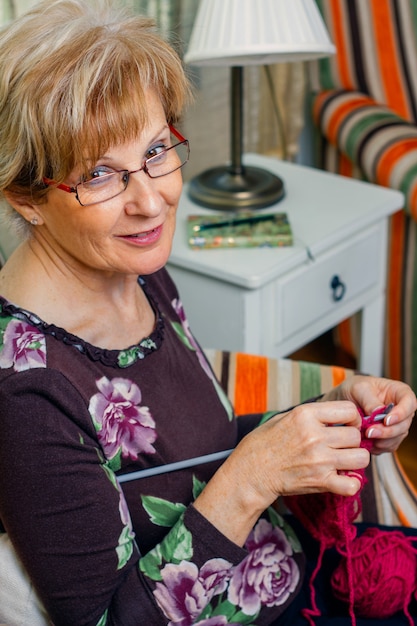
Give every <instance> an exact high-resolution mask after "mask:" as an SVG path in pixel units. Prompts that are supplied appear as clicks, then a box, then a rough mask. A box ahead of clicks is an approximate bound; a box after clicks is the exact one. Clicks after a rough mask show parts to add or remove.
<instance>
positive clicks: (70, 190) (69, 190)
mask: <svg viewBox="0 0 417 626" xmlns="http://www.w3.org/2000/svg"><path fill="white" fill-rule="evenodd" d="M169 130H170V131H171V133H172V134H173V135H174V137H176V138H177V139H178V140H179V142H180V143H181V142H182V141H187V140H186V138H185V137H183V136H182V135H181V133H180V131H179V130H177V129H176V128H175V127H174V126H172V124H169ZM42 180H43V182H44V183H45V185H48V186H50V185H51V186H52V185H54V186H55V187H56V189H62V191H66V192H67V193H77V188H76V187H70V186H69V185H65V183H59V184H57V183H56V181H54V180H53V179H52V178H46V176H44V177H43V178H42Z"/></svg>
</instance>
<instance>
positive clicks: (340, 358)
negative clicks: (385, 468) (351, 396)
mask: <svg viewBox="0 0 417 626" xmlns="http://www.w3.org/2000/svg"><path fill="white" fill-rule="evenodd" d="M291 358H293V359H296V360H301V361H313V362H316V363H322V364H323V365H341V366H342V367H349V368H351V369H355V368H356V360H355V359H354V358H353V357H352V356H351V355H349V354H346V353H345V352H344V351H343V350H341V349H340V348H338V347H336V346H335V345H334V343H333V338H332V334H331V332H329V333H326V334H324V335H322V336H321V337H319V338H318V339H316V340H315V341H313V342H311V343H310V344H308V345H307V346H305V347H303V348H301V350H297V352H294V353H293V354H292V355H291ZM398 458H399V460H400V462H401V465H402V466H403V468H404V471H405V473H406V475H407V477H408V478H409V480H410V482H411V483H412V484H413V486H414V487H415V488H416V489H417V416H416V419H415V420H414V422H413V425H412V427H411V431H410V434H409V435H408V437H407V438H406V439H405V440H404V442H403V443H402V444H401V446H400V448H399V450H398Z"/></svg>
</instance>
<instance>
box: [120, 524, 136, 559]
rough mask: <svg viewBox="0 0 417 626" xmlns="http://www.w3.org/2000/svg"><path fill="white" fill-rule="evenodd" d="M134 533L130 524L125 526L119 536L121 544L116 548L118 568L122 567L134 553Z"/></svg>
mask: <svg viewBox="0 0 417 626" xmlns="http://www.w3.org/2000/svg"><path fill="white" fill-rule="evenodd" d="M133 538H134V535H133V533H132V531H131V530H130V528H129V526H125V527H124V528H123V530H122V532H121V534H120V537H119V545H118V546H117V548H116V552H117V557H118V565H117V569H122V567H124V566H125V565H126V563H127V562H128V560H129V559H130V557H131V556H132V554H133Z"/></svg>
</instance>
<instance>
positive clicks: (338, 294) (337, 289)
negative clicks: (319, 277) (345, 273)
mask: <svg viewBox="0 0 417 626" xmlns="http://www.w3.org/2000/svg"><path fill="white" fill-rule="evenodd" d="M330 287H331V288H332V291H333V300H334V301H335V302H339V300H341V299H342V298H343V296H344V295H345V292H346V285H345V283H343V282H342V281H341V280H340V278H339V276H337V274H336V275H335V276H333V278H332V280H331V281H330Z"/></svg>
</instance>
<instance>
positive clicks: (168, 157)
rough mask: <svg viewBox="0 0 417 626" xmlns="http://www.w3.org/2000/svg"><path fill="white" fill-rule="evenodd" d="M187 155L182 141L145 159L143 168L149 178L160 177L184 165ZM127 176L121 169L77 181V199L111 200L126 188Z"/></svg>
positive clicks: (90, 201) (86, 203) (85, 203)
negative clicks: (83, 180) (80, 181)
mask: <svg viewBox="0 0 417 626" xmlns="http://www.w3.org/2000/svg"><path fill="white" fill-rule="evenodd" d="M188 157H189V145H188V141H183V142H181V143H177V144H175V145H174V146H172V147H170V148H167V149H166V150H163V151H161V152H160V153H159V154H156V155H155V156H153V157H151V158H149V159H147V160H146V162H145V164H144V167H143V169H144V170H145V171H146V173H147V174H148V176H150V178H160V177H161V176H166V175H167V174H171V173H172V172H175V170H178V169H179V168H180V167H182V166H183V165H185V163H186V162H187V161H188ZM141 169H142V168H141ZM129 176H130V174H129V172H128V171H127V170H122V171H121V172H112V173H109V174H105V175H103V176H99V177H97V178H92V179H91V180H87V181H85V182H82V183H79V184H78V185H77V188H76V189H77V197H78V200H79V202H80V203H81V204H82V205H83V206H88V205H89V204H97V203H99V202H105V201H106V200H111V199H112V198H114V197H116V196H117V195H119V194H120V193H122V192H123V191H124V190H125V189H126V187H127V185H128V182H129Z"/></svg>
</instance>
